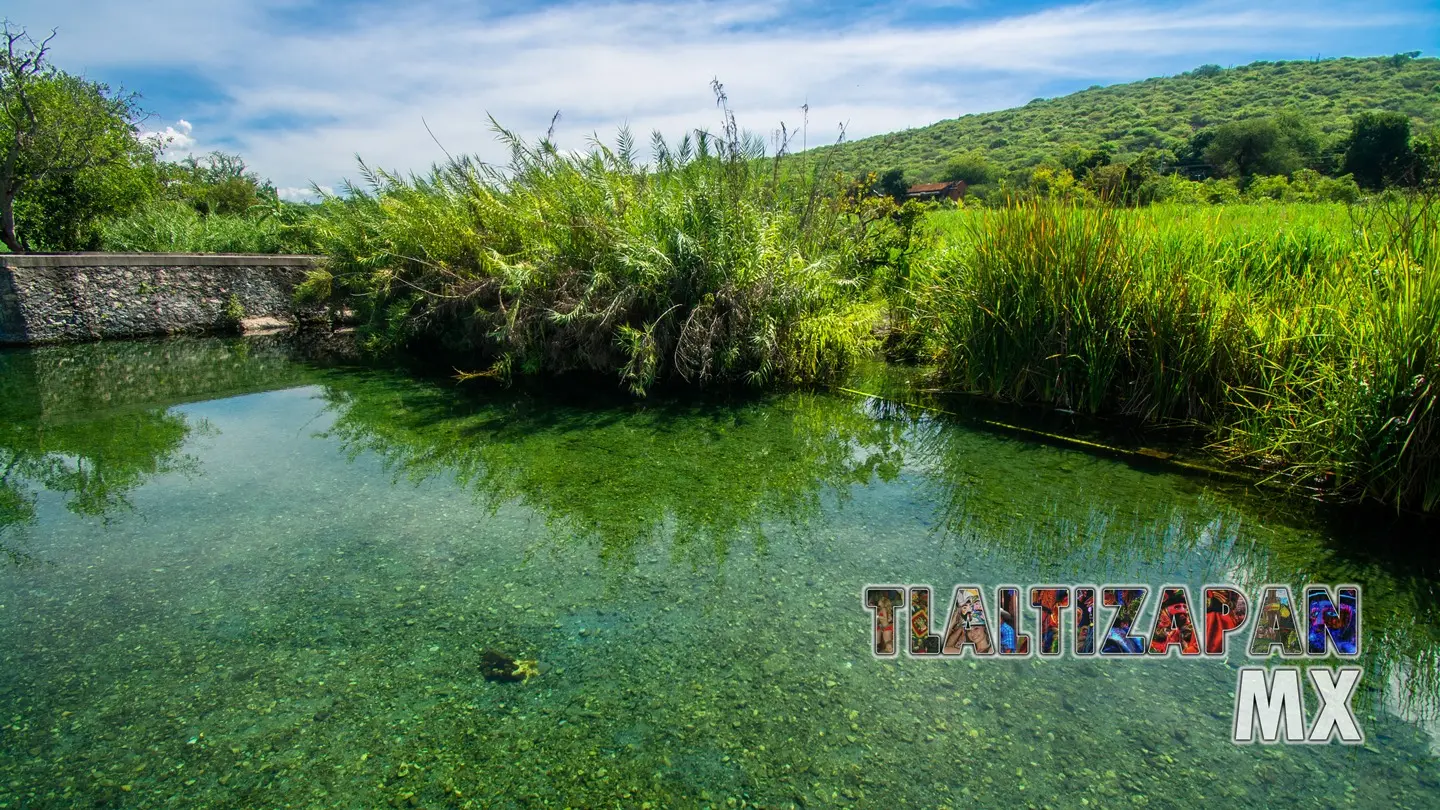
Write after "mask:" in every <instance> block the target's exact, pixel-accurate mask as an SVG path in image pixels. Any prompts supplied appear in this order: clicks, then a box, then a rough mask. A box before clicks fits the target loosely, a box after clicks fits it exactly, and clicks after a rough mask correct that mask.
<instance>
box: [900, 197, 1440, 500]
mask: <svg viewBox="0 0 1440 810" xmlns="http://www.w3.org/2000/svg"><path fill="white" fill-rule="evenodd" d="M1436 215H1437V210H1436V208H1435V206H1434V204H1433V203H1431V204H1428V205H1427V204H1424V203H1416V204H1413V205H1412V206H1411V207H1410V208H1409V209H1408V210H1406V209H1404V208H1403V207H1402V206H1401V205H1399V204H1397V205H1395V206H1393V207H1391V208H1389V209H1378V210H1371V211H1368V212H1357V211H1356V210H1354V209H1346V208H1344V207H1340V206H1315V207H1305V208H1302V209H1298V210H1297V209H1283V208H1282V209H1277V210H1274V211H1266V210H1265V209H1263V208H1261V209H1259V210H1253V209H1252V210H1246V209H1236V210H1233V211H1229V212H1224V213H1219V214H1217V213H1216V212H1213V211H1204V212H1195V211H1193V210H1185V209H1178V210H1177V209H1167V208H1158V209H1155V208H1152V209H1143V210H1138V211H1116V210H1106V209H1080V208H1069V207H1064V206H1056V205H1051V204H1047V203H1043V202H1039V203H1037V202H1030V203H1022V204H1019V205H1017V206H1015V207H1012V208H1007V209H1002V210H994V211H984V212H963V213H956V214H947V215H941V216H940V217H938V218H937V219H938V220H939V221H938V222H937V231H939V232H940V234H941V238H940V246H939V247H938V248H937V249H936V250H935V251H933V252H932V253H930V254H928V255H927V256H926V257H925V258H924V259H923V260H922V261H920V262H918V263H917V266H916V268H915V270H914V275H913V279H914V283H913V284H912V285H911V287H910V291H909V292H910V295H909V299H908V305H909V306H910V308H911V317H910V318H909V319H908V321H909V323H910V324H911V325H912V326H911V329H912V330H914V332H915V333H916V336H917V337H916V339H917V340H919V341H920V342H922V343H923V344H924V346H925V351H926V352H927V353H928V354H929V355H930V356H931V357H933V358H934V359H935V360H936V361H937V362H938V363H939V365H940V367H941V373H940V378H941V380H942V382H943V383H944V384H945V385H948V386H951V387H954V388H957V389H959V390H963V391H967V392H971V393H980V394H985V395H989V396H993V397H996V398H999V399H1003V400H1010V401H1017V402H1040V403H1046V404H1052V405H1055V406H1058V407H1064V408H1070V409H1074V410H1076V411H1080V412H1084V413H1092V414H1119V415H1126V416H1132V417H1136V418H1139V419H1140V420H1142V421H1144V422H1147V423H1151V424H1175V423H1179V424H1185V425H1189V426H1194V427H1199V428H1201V429H1203V430H1204V431H1205V432H1206V433H1207V434H1208V435H1209V436H1210V437H1211V441H1212V444H1211V449H1212V450H1213V451H1214V452H1216V453H1217V454H1218V455H1220V456H1221V457H1222V458H1224V459H1226V460H1228V461H1231V462H1233V463H1238V464H1242V465H1245V466H1249V467H1252V468H1258V469H1259V470H1261V471H1262V472H1265V473H1267V474H1270V475H1274V476H1278V477H1282V478H1285V479H1288V480H1291V481H1294V482H1305V483H1307V484H1310V485H1320V486H1324V487H1326V488H1329V489H1332V490H1336V491H1338V492H1341V493H1350V494H1352V495H1354V496H1355V497H1368V498H1375V499H1378V500H1381V501H1384V502H1386V503H1390V504H1392V505H1394V506H1396V507H1411V508H1418V509H1421V510H1424V511H1430V510H1433V509H1434V508H1435V506H1436V504H1437V501H1440V409H1437V408H1436V399H1437V396H1440V388H1437V384H1436V381H1437V377H1440V263H1437V259H1440V237H1437V216H1436Z"/></svg>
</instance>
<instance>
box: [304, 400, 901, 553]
mask: <svg viewBox="0 0 1440 810" xmlns="http://www.w3.org/2000/svg"><path fill="white" fill-rule="evenodd" d="M323 396H324V398H325V399H326V400H327V401H328V402H329V407H330V409H331V411H332V412H333V413H334V414H335V420H334V423H333V426H332V427H331V428H330V429H329V434H330V435H331V436H334V437H335V438H338V439H339V440H340V442H341V443H342V445H343V446H344V447H345V448H346V449H347V451H348V452H349V453H350V454H351V455H352V457H353V456H358V455H359V454H361V453H364V452H373V453H376V454H377V455H378V456H380V457H381V458H382V459H384V461H385V463H386V465H387V466H388V467H389V469H390V470H391V471H392V472H393V473H394V474H395V475H396V476H397V477H398V476H403V477H406V478H409V479H412V480H419V479H425V478H430V477H447V478H452V479H453V480H455V481H456V482H458V483H459V484H460V485H461V486H464V487H466V488H468V489H471V490H472V491H474V492H475V493H476V495H477V497H479V498H480V499H481V500H482V501H484V502H485V503H487V504H488V505H489V506H490V507H491V508H492V509H494V508H498V507H499V506H500V505H501V504H504V503H507V502H510V501H519V502H522V503H524V504H526V505H527V506H529V507H530V508H532V509H535V510H536V511H537V512H539V513H540V514H542V515H544V516H545V517H546V518H547V523H548V524H549V525H550V527H551V531H550V532H549V539H550V542H553V543H557V544H561V543H573V542H575V541H576V540H577V539H581V538H585V539H591V540H594V541H596V542H598V544H599V554H600V557H601V559H602V560H603V562H604V563H605V565H606V566H607V567H608V568H609V569H610V570H611V571H626V570H628V569H631V568H633V567H634V566H635V565H636V550H637V549H638V548H639V547H640V546H642V545H645V544H649V543H662V544H664V545H666V546H668V548H669V550H670V552H671V555H672V556H674V557H677V558H688V559H689V561H690V562H691V563H692V564H695V565H713V564H716V563H718V562H721V561H723V560H724V559H725V557H726V555H727V552H728V548H729V546H730V545H731V544H732V543H734V542H737V541H740V540H748V541H750V542H753V543H754V544H755V545H756V547H757V548H759V549H761V550H763V549H764V548H765V547H766V543H767V540H766V531H767V527H773V526H777V525H785V524H790V525H797V526H798V525H803V524H804V523H805V522H807V521H809V520H810V519H811V518H813V517H814V516H816V515H817V514H819V512H820V510H821V503H822V496H825V495H827V494H828V495H830V496H832V497H835V498H838V499H841V500H843V499H845V498H847V497H848V495H849V489H850V485H852V484H864V483H867V482H869V481H871V480H874V479H876V478H879V479H882V480H890V479H893V478H894V476H895V475H897V474H898V472H899V469H900V462H901V459H902V455H903V447H902V445H901V442H900V436H899V433H900V431H901V430H902V429H903V426H901V425H898V424H896V423H893V422H890V421H886V420H877V419H874V418H873V417H872V416H871V415H870V414H868V413H866V412H865V411H864V409H863V408H862V407H861V405H860V403H857V402H856V401H853V400H849V399H842V398H836V397H830V396H825V395H815V394H808V393H793V394H790V395H787V396H783V397H766V398H756V399H742V400H738V401H726V402H718V401H714V400H703V399H669V400H667V399H663V398H660V399H650V400H647V401H645V402H643V403H638V402H635V401H634V400H616V399H613V398H606V399H604V400H601V401H597V400H596V399H595V398H593V397H589V396H583V395H581V394H580V393H578V392H576V391H575V390H573V389H566V388H562V387H560V386H558V385H551V386H546V387H544V388H543V390H541V391H540V392H538V393H537V394H536V395H535V396H533V397H532V396H529V395H527V394H526V393H524V392H520V391H508V392H502V391H495V390H493V389H484V390H483V391H476V390H475V389H461V390H456V389H454V388H451V387H448V386H445V385H442V384H438V383H426V382H423V381H417V380H415V379H414V378H410V377H399V376H392V375H389V374H386V373H374V374H368V375H358V374H347V375H344V376H343V377H337V378H336V379H334V380H332V381H329V382H327V383H326V384H325V387H324V393H323Z"/></svg>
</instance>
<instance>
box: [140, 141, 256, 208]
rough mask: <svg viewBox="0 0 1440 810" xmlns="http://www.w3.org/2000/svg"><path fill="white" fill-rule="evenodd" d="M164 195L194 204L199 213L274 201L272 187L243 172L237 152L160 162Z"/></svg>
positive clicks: (251, 174)
mask: <svg viewBox="0 0 1440 810" xmlns="http://www.w3.org/2000/svg"><path fill="white" fill-rule="evenodd" d="M162 173H163V180H162V182H163V183H164V185H165V196H166V197H168V198H170V199H174V200H180V201H181V202H184V203H186V204H188V205H190V206H191V207H193V208H194V209H195V210H196V211H197V212H199V213H200V214H201V215H202V216H208V215H210V214H221V215H237V214H244V213H246V212H248V211H249V210H250V209H251V208H253V207H255V206H257V205H262V204H265V203H271V204H273V202H274V200H275V197H276V194H275V187H274V186H272V185H271V184H270V183H269V181H262V180H261V179H260V177H259V175H257V174H255V173H254V172H251V171H246V168H245V161H244V160H243V159H242V158H241V157H240V156H239V155H230V154H226V153H224V152H211V153H210V154H209V155H207V156H206V157H204V158H197V157H195V156H194V155H191V156H190V157H187V158H185V159H184V160H182V161H180V162H179V163H166V164H163V165H162Z"/></svg>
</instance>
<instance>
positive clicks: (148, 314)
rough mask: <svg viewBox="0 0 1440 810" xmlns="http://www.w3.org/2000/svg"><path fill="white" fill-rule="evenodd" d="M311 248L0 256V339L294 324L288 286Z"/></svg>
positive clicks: (297, 317) (301, 314) (301, 273)
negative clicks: (264, 252)
mask: <svg viewBox="0 0 1440 810" xmlns="http://www.w3.org/2000/svg"><path fill="white" fill-rule="evenodd" d="M315 261H316V259H315V257H313V256H255V255H238V254H223V255H222V254H211V255H201V254H177V253H75V254H54V255H8V254H5V255H0V345H30V344H36V343H59V342H65V341H77V340H100V339H104V338H122V337H136V336H140V335H160V334H172V333H179V332H211V331H224V330H232V329H234V328H235V323H234V320H233V319H232V318H231V316H230V312H228V311H227V309H228V304H229V302H230V299H231V296H234V297H235V298H236V300H238V302H239V304H240V308H241V309H242V310H243V312H244V317H246V318H267V319H279V320H281V321H286V322H290V323H294V322H297V321H301V320H305V319H308V318H309V317H312V316H314V315H317V314H318V311H306V310H300V309H297V307H296V306H295V304H294V303H293V294H294V291H295V286H296V285H297V284H299V283H300V282H301V281H302V280H303V279H304V278H305V271H306V270H307V269H309V268H310V267H311V266H312V265H313V264H314V262H315Z"/></svg>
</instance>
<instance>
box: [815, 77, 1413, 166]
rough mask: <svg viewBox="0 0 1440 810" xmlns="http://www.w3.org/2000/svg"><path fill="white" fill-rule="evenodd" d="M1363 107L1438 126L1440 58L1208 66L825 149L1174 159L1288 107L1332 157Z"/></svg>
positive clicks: (864, 161) (936, 161) (949, 156)
mask: <svg viewBox="0 0 1440 810" xmlns="http://www.w3.org/2000/svg"><path fill="white" fill-rule="evenodd" d="M1368 110H1388V111H1393V112H1398V113H1401V114H1403V115H1406V116H1408V117H1409V118H1410V119H1411V121H1412V122H1413V125H1414V128H1415V129H1416V130H1417V131H1424V130H1427V129H1431V128H1433V127H1435V126H1436V125H1437V124H1440V59H1435V58H1416V57H1415V56H1414V55H1413V54H1398V55H1396V56H1389V57H1374V58H1364V59H1355V58H1348V57H1347V58H1342V59H1327V60H1322V61H1318V62H1255V63H1252V64H1249V65H1244V66H1241V67H1236V68H1230V69H1223V68H1220V67H1217V66H1215V65H1205V66H1202V67H1200V68H1197V69H1195V70H1192V71H1189V72H1188V73H1184V74H1181V75H1179V76H1173V77H1169V78H1152V79H1146V80H1144V81H1140V82H1133V83H1130V84H1119V85H1113V86H1110V87H1098V86H1097V87H1092V88H1090V89H1088V90H1083V91H1081V92H1078V93H1072V94H1071V95H1068V96H1062V97H1060V98H1054V99H1036V100H1034V101H1032V102H1030V103H1029V104H1026V105H1025V106H1023V107H1016V108H1014V109H1009V110H1000V111H998V112H989V113H979V114H975V115H966V116H962V117H960V118H955V119H951V120H947V121H940V122H937V123H935V124H931V125H930V126H928V127H923V128H920V129H911V130H904V131H901V132H893V133H890V134H887V135H877V136H875V137H872V138H865V139H863V140H857V141H853V142H849V143H843V144H839V145H837V146H831V147H824V148H825V149H827V150H835V153H834V155H833V156H832V157H833V158H834V159H835V161H836V165H837V166H838V167H839V168H841V169H844V170H846V171H850V172H857V173H858V172H869V171H873V172H877V173H880V172H884V171H886V170H889V169H897V168H898V169H903V170H904V171H905V176H906V178H907V179H908V180H910V181H917V182H918V181H927V180H933V179H937V178H938V177H939V176H940V175H941V173H942V171H943V169H944V167H945V164H946V163H947V162H948V161H951V160H953V159H954V158H956V157H958V156H961V155H964V154H965V153H971V152H975V153H980V154H982V155H983V156H984V157H985V158H986V159H987V160H988V163H989V164H990V165H992V166H993V167H994V168H995V169H996V170H997V171H998V172H999V173H1001V174H1002V175H1008V174H1010V173H1015V172H1020V171H1025V170H1028V169H1029V168H1030V167H1033V166H1037V165H1040V164H1042V163H1045V162H1047V161H1055V160H1059V159H1060V158H1061V156H1062V154H1063V153H1064V152H1065V151H1066V150H1067V149H1069V150H1070V151H1075V150H1092V149H1098V148H1102V147H1105V146H1107V145H1108V146H1109V147H1110V151H1111V152H1112V153H1113V154H1114V155H1115V156H1116V157H1122V156H1125V155H1138V154H1139V153H1140V152H1142V151H1144V150H1146V149H1156V150H1166V151H1169V152H1171V153H1173V154H1174V155H1176V156H1179V157H1180V159H1182V160H1183V159H1184V153H1185V151H1186V147H1187V145H1189V141H1190V138H1191V136H1192V135H1193V134H1194V133H1196V132H1199V131H1201V130H1203V129H1205V128H1207V127H1213V126H1217V125H1220V124H1225V123H1228V122H1231V121H1238V120H1243V119H1248V118H1258V117H1262V116H1272V115H1275V114H1277V113H1281V112H1291V113H1294V114H1296V115H1298V116H1300V117H1302V118H1304V119H1307V120H1308V121H1309V122H1310V124H1311V126H1312V127H1313V128H1314V129H1315V130H1316V132H1317V134H1318V136H1319V137H1320V139H1321V144H1320V146H1321V148H1322V150H1324V151H1328V152H1329V154H1330V155H1331V156H1332V157H1333V156H1336V155H1337V154H1338V153H1339V152H1341V151H1343V147H1341V146H1338V142H1339V141H1340V140H1341V139H1342V138H1344V137H1345V135H1347V134H1348V132H1349V128H1350V123H1351V119H1352V117H1353V116H1355V115H1356V114H1358V113H1361V112H1365V111H1368Z"/></svg>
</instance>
